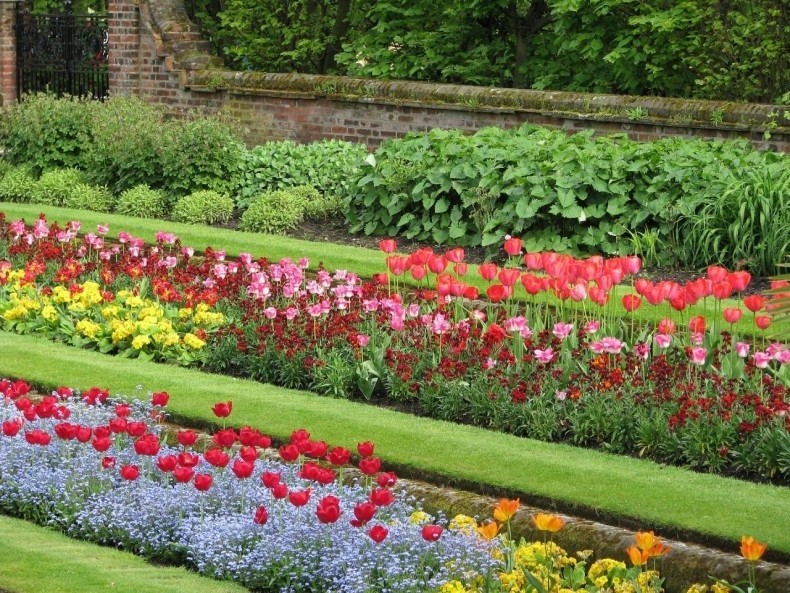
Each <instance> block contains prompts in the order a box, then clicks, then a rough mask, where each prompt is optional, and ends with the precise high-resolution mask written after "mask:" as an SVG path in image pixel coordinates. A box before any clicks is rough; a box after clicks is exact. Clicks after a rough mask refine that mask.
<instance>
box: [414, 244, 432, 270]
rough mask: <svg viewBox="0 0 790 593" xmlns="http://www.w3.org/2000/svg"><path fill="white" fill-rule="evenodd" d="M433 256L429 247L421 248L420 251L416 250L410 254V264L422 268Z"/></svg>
mask: <svg viewBox="0 0 790 593" xmlns="http://www.w3.org/2000/svg"><path fill="white" fill-rule="evenodd" d="M434 255H435V254H434V252H433V249H431V248H430V247H423V248H422V249H418V250H417V251H415V252H414V253H412V254H411V255H410V256H409V259H410V260H411V263H412V264H416V265H418V266H424V265H425V264H427V263H428V260H430V259H431V258H432V257H433V256H434Z"/></svg>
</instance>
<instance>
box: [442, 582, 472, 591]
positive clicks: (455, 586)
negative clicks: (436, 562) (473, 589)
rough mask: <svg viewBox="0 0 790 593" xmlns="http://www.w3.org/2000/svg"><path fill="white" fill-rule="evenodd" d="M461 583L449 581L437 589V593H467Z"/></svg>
mask: <svg viewBox="0 0 790 593" xmlns="http://www.w3.org/2000/svg"><path fill="white" fill-rule="evenodd" d="M467 591H468V590H467V588H466V587H464V585H463V583H462V582H461V581H449V582H447V583H445V584H444V585H442V586H441V587H440V588H439V593H467Z"/></svg>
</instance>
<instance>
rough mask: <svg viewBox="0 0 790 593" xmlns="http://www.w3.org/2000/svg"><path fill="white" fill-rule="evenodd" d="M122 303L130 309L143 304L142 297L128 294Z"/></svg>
mask: <svg viewBox="0 0 790 593" xmlns="http://www.w3.org/2000/svg"><path fill="white" fill-rule="evenodd" d="M124 304H125V305H126V306H127V307H130V308H132V309H138V308H140V307H142V306H143V299H141V298H140V297H139V296H130V297H129V298H128V299H126V303H124Z"/></svg>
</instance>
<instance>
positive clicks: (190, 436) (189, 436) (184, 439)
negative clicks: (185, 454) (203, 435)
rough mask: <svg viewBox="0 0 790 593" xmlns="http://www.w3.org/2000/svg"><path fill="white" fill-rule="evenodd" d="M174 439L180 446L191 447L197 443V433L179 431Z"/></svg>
mask: <svg viewBox="0 0 790 593" xmlns="http://www.w3.org/2000/svg"><path fill="white" fill-rule="evenodd" d="M176 438H177V439H178V442H179V444H180V445H181V446H183V447H191V446H192V445H194V444H195V441H197V433H196V432H195V431H194V430H179V431H178V434H177V435H176Z"/></svg>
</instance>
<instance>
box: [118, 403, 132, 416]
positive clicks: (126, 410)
mask: <svg viewBox="0 0 790 593" xmlns="http://www.w3.org/2000/svg"><path fill="white" fill-rule="evenodd" d="M131 413H132V408H131V406H129V405H127V404H115V415H116V416H118V418H128V417H129V416H130V415H131Z"/></svg>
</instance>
